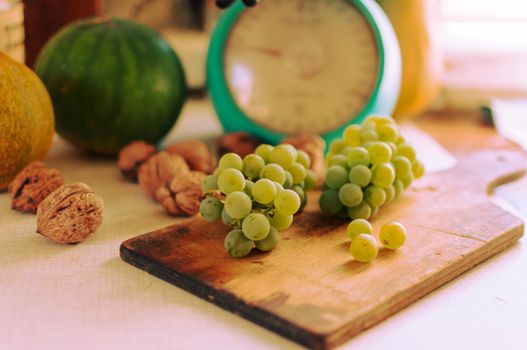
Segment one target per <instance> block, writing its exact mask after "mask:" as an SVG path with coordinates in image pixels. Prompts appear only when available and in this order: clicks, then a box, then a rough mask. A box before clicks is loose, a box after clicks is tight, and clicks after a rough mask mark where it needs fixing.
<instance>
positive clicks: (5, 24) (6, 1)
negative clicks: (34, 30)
mask: <svg viewBox="0 0 527 350" xmlns="http://www.w3.org/2000/svg"><path fill="white" fill-rule="evenodd" d="M0 52H4V53H6V54H7V55H8V56H10V57H11V58H14V59H15V60H17V61H19V62H22V63H23V62H24V56H25V53H24V7H23V5H22V2H21V1H20V0H0Z"/></svg>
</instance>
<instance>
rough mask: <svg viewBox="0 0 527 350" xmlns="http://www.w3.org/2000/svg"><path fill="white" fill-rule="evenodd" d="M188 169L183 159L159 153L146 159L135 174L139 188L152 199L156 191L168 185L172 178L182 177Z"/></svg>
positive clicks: (174, 155)
mask: <svg viewBox="0 0 527 350" xmlns="http://www.w3.org/2000/svg"><path fill="white" fill-rule="evenodd" d="M188 172H189V168H188V165H187V163H186V162H185V160H184V159H183V157H181V156H178V155H176V154H170V153H167V152H159V153H158V154H156V155H155V156H153V157H151V158H150V159H148V160H147V161H146V162H145V163H144V164H143V165H141V167H140V168H139V172H138V173H137V178H138V179H139V186H141V188H142V189H143V190H144V191H145V192H146V194H147V195H148V196H149V197H151V198H154V195H155V192H156V190H157V189H158V188H159V187H161V186H163V185H165V184H169V183H170V181H172V179H173V178H174V177H184V176H186V174H187V173H188Z"/></svg>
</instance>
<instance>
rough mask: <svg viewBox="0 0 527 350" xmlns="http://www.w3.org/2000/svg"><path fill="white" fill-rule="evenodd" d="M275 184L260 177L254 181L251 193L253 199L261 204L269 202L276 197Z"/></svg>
mask: <svg viewBox="0 0 527 350" xmlns="http://www.w3.org/2000/svg"><path fill="white" fill-rule="evenodd" d="M276 193H277V190H276V186H275V185H274V182H273V181H271V180H269V179H260V180H258V181H256V182H255V184H254V186H253V190H252V195H253V198H254V200H255V201H257V202H258V203H261V204H269V203H271V202H272V201H274V198H275V197H276Z"/></svg>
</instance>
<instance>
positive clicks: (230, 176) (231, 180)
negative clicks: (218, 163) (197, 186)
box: [218, 168, 245, 194]
mask: <svg viewBox="0 0 527 350" xmlns="http://www.w3.org/2000/svg"><path fill="white" fill-rule="evenodd" d="M218 187H219V188H220V191H222V192H223V193H225V194H229V193H231V192H236V191H243V188H244V187H245V177H244V176H243V174H242V172H241V171H240V170H238V169H234V168H229V169H225V170H223V171H222V173H221V174H220V176H219V177H218Z"/></svg>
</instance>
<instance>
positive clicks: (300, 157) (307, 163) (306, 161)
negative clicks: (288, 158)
mask: <svg viewBox="0 0 527 350" xmlns="http://www.w3.org/2000/svg"><path fill="white" fill-rule="evenodd" d="M296 161H297V162H298V163H300V164H302V166H303V167H304V168H305V169H306V170H307V169H309V168H310V167H311V158H309V155H308V154H307V153H306V152H305V151H303V150H301V149H299V150H297V151H296Z"/></svg>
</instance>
